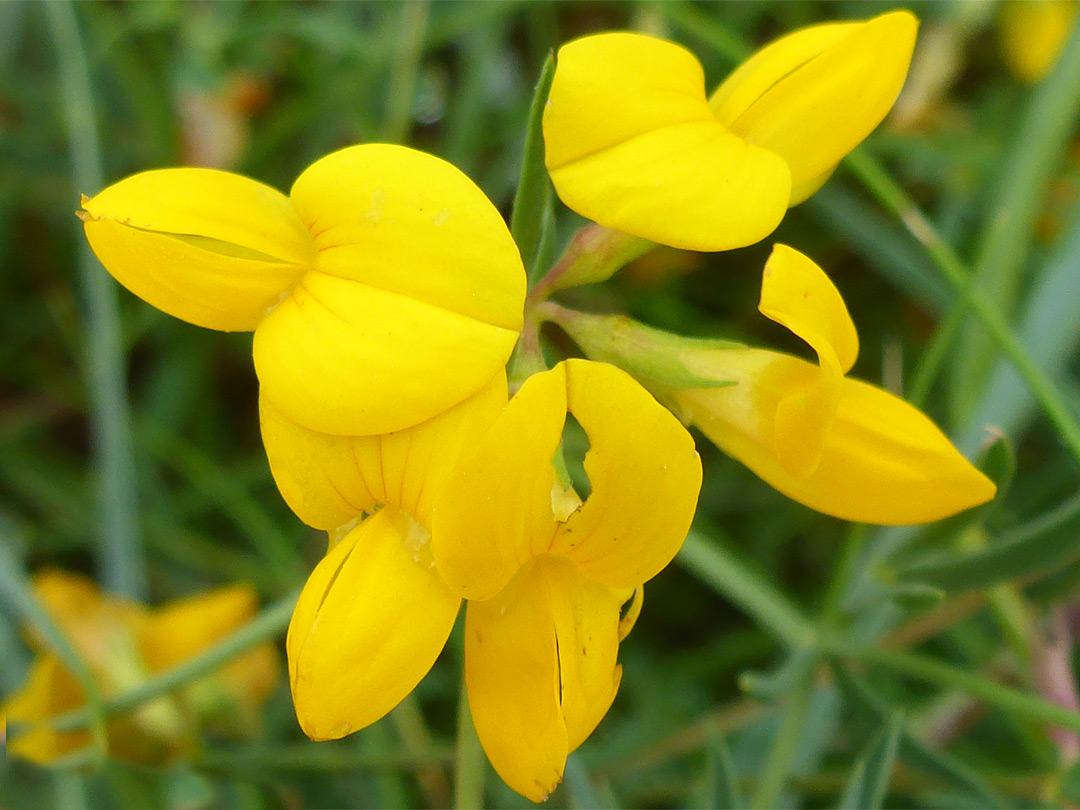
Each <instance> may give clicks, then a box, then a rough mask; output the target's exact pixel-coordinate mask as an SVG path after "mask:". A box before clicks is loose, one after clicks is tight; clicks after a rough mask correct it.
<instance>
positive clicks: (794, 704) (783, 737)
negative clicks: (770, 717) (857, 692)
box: [750, 657, 817, 810]
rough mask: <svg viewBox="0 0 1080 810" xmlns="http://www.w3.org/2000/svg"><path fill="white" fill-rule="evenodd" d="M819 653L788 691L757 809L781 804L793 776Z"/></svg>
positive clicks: (756, 797)
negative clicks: (780, 801) (786, 787)
mask: <svg viewBox="0 0 1080 810" xmlns="http://www.w3.org/2000/svg"><path fill="white" fill-rule="evenodd" d="M816 660H817V659H816V658H815V657H810V658H808V659H807V660H806V662H805V663H804V664H803V666H804V667H805V669H804V670H803V672H802V673H800V675H799V678H798V682H797V683H796V684H795V687H794V688H793V689H792V690H791V692H789V693H788V696H787V700H786V704H785V711H784V717H783V720H782V721H781V723H780V730H779V731H777V733H776V739H775V740H773V745H772V748H771V749H770V750H769V758H768V760H766V762H765V768H764V769H763V770H762V772H761V779H760V781H759V782H758V784H757V789H756V790H755V791H754V796H753V799H752V800H751V802H750V806H751V807H752V808H754V810H767V808H770V807H778V806H779V800H780V796H781V795H782V794H783V792H784V787H785V786H786V785H787V782H788V780H789V779H790V778H791V772H792V766H793V764H794V761H795V756H796V754H798V752H799V743H800V742H801V741H802V737H803V732H804V731H805V729H806V717H807V714H808V713H809V710H810V696H811V694H812V693H813V688H814V678H813V675H814V664H815V663H816Z"/></svg>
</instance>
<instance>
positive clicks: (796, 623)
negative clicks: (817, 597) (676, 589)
mask: <svg viewBox="0 0 1080 810" xmlns="http://www.w3.org/2000/svg"><path fill="white" fill-rule="evenodd" d="M675 559H676V560H677V561H678V562H679V563H680V564H682V566H683V567H684V568H686V569H687V570H688V571H690V573H692V574H694V575H695V576H696V577H698V578H699V579H701V580H703V581H704V582H705V583H706V584H707V585H709V586H710V587H712V589H713V590H715V591H716V592H717V593H718V594H720V595H721V596H723V597H724V598H725V599H729V600H730V601H732V602H734V603H735V604H736V605H738V606H739V607H741V608H742V609H743V610H745V611H746V612H747V613H749V614H750V615H751V616H752V617H753V618H754V619H755V620H756V621H757V622H758V623H759V624H761V625H762V627H764V628H765V629H766V630H768V631H769V632H771V633H772V634H773V635H774V636H776V637H777V638H778V639H779V640H780V641H782V642H783V643H785V644H787V645H789V646H792V647H812V646H814V644H815V643H816V639H817V630H816V629H815V628H814V625H813V624H812V623H811V622H810V620H809V619H807V618H806V617H805V616H803V614H802V612H801V611H800V610H799V609H798V608H797V607H795V606H794V605H793V604H792V603H791V601H790V600H789V599H788V598H787V597H786V596H785V595H784V594H782V593H781V592H780V591H779V590H777V589H776V587H775V586H774V585H773V584H772V583H770V582H769V581H768V580H766V579H765V577H763V576H762V575H761V574H759V573H757V572H756V571H753V570H751V569H750V568H749V567H748V566H747V565H746V564H745V563H744V562H742V561H741V560H739V559H738V558H737V557H736V556H735V555H734V554H733V553H732V552H731V551H729V550H727V549H726V548H724V546H722V545H721V544H720V543H718V542H716V541H714V540H710V539H708V538H706V537H705V536H704V535H702V534H701V532H700V531H699V530H697V529H691V530H690V534H689V535H688V536H687V538H686V542H685V543H684V544H683V547H682V550H681V551H680V552H679V556H678V557H676V558H675Z"/></svg>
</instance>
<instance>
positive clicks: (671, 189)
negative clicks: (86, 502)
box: [543, 11, 918, 250]
mask: <svg viewBox="0 0 1080 810" xmlns="http://www.w3.org/2000/svg"><path fill="white" fill-rule="evenodd" d="M917 27H918V23H917V21H916V19H915V17H914V16H912V15H911V14H910V13H908V12H906V11H899V12H891V13H888V14H883V15H881V16H879V17H876V18H874V19H872V20H869V21H867V22H855V23H830V24H825V25H816V26H812V27H809V28H804V29H801V30H799V31H796V32H794V33H792V34H789V35H788V36H785V37H783V38H781V39H779V40H777V41H775V42H773V43H772V44H770V45H768V46H766V47H765V48H763V49H762V50H760V51H758V52H757V53H756V54H754V55H753V56H752V57H751V58H750V59H749V60H747V61H746V62H745V63H744V64H743V65H741V66H740V67H739V68H738V69H737V70H736V71H735V72H734V73H732V74H731V76H730V77H728V79H727V80H726V81H725V82H724V83H723V84H721V85H720V87H719V88H717V90H716V92H715V93H713V95H712V97H711V98H709V99H707V98H706V95H705V79H704V73H703V71H702V68H701V65H700V63H699V62H698V61H697V59H695V58H694V56H693V55H692V54H691V53H689V52H688V51H686V50H685V49H683V48H681V47H680V46H678V45H675V44H674V43H671V42H666V41H664V40H659V39H654V38H652V37H647V36H643V35H640V34H631V33H606V34H597V35H594V36H588V37H584V38H582V39H578V40H575V41H573V42H570V43H568V44H566V45H564V46H563V47H562V48H560V49H559V54H558V62H557V67H556V72H555V78H554V81H553V83H552V86H551V93H550V96H549V99H548V105H547V108H546V109H545V111H544V122H543V123H544V140H545V145H546V150H547V152H546V160H547V167H548V171H549V172H550V174H551V179H552V181H553V182H554V184H555V188H556V190H557V191H558V193H559V197H560V198H562V200H563V202H565V203H566V205H567V206H569V207H570V208H571V209H573V210H574V211H576V212H578V213H579V214H581V215H582V216H585V217H588V218H590V219H592V220H595V221H596V222H598V223H599V224H601V225H603V226H605V227H608V228H613V229H615V230H619V231H625V232H626V233H629V234H633V235H635V236H638V237H642V238H645V239H649V240H651V241H654V242H659V243H661V244H665V245H671V246H673V247H679V248H686V249H690V250H726V249H729V248H734V247H741V246H743V245H749V244H752V243H754V242H757V241H758V240H760V239H763V238H764V237H766V236H767V235H768V234H769V233H771V232H772V231H773V230H774V229H775V228H776V226H777V225H778V224H779V223H780V220H781V219H782V218H783V216H784V212H785V211H786V210H787V208H788V207H789V206H790V205H794V204H796V203H798V202H801V201H802V200H804V199H806V198H807V197H809V196H810V195H811V194H813V193H814V192H815V191H817V189H819V188H820V187H821V186H822V185H823V184H824V182H825V181H826V180H827V179H828V177H829V175H830V174H831V173H832V171H833V169H834V168H835V167H836V164H837V163H838V162H839V161H840V159H841V158H843V157H844V155H846V154H847V153H848V152H850V151H851V150H852V149H853V148H854V147H855V146H856V145H857V144H858V143H859V142H860V141H862V140H863V139H864V138H865V137H866V136H867V135H868V134H869V133H870V132H871V131H872V130H873V129H874V127H876V126H877V125H878V123H879V122H880V121H881V120H882V118H884V117H885V114H886V113H887V112H888V111H889V108H890V107H891V106H892V104H893V102H894V101H895V100H896V97H897V95H898V94H899V92H900V88H901V87H902V86H903V83H904V78H905V76H906V75H907V69H908V64H909V63H910V61H911V53H912V49H913V47H914V44H915V32H916V28H917Z"/></svg>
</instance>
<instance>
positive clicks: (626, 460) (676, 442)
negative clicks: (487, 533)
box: [551, 360, 701, 588]
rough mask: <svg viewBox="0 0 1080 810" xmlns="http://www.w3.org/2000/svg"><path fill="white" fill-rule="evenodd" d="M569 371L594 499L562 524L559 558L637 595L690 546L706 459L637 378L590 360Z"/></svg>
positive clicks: (572, 364) (569, 364)
mask: <svg viewBox="0 0 1080 810" xmlns="http://www.w3.org/2000/svg"><path fill="white" fill-rule="evenodd" d="M565 368H566V379H567V402H568V406H569V410H570V412H571V413H572V414H573V415H574V417H575V418H576V419H577V420H578V422H579V423H580V424H581V427H582V428H583V429H584V431H585V435H586V436H587V437H588V440H589V450H588V453H587V454H586V456H585V472H586V474H587V475H588V477H589V484H590V488H591V490H592V492H591V494H590V495H589V497H588V498H587V499H586V500H585V503H584V504H582V506H580V507H579V508H578V509H577V510H576V511H575V512H574V513H573V514H571V515H570V516H569V518H568V519H567V520H566V522H565V523H562V524H560V525H559V528H558V532H557V534H556V537H555V542H554V543H553V544H552V546H551V551H552V553H555V554H565V555H566V556H567V557H569V558H570V559H572V560H574V561H575V562H577V563H578V564H579V565H580V566H581V568H582V570H583V571H585V572H586V573H587V574H588V576H589V577H591V578H593V579H596V580H597V581H599V582H602V583H603V584H605V585H607V586H608V587H611V588H634V587H636V586H638V585H640V584H642V583H643V582H645V581H646V580H649V579H651V578H652V577H654V576H655V575H656V574H657V573H659V572H660V570H661V569H663V568H664V566H666V565H667V564H668V563H669V562H671V560H672V558H674V556H675V554H676V553H677V552H678V550H679V548H680V547H681V546H682V543H683V540H685V539H686V533H687V531H688V530H689V529H690V522H691V521H692V520H693V517H694V510H695V508H696V507H697V499H698V493H699V491H700V489H701V460H700V458H699V457H698V455H697V452H696V451H695V449H694V440H693V439H692V438H691V437H690V434H689V433H688V432H687V431H686V428H684V427H683V426H682V424H680V423H679V420H678V419H676V418H675V416H674V415H673V414H672V413H671V412H670V411H669V410H668V409H667V408H664V407H663V406H662V405H660V404H659V403H658V402H657V401H656V400H655V399H653V397H652V395H651V394H649V392H648V391H646V390H645V389H644V388H642V387H641V385H640V384H639V383H638V382H637V381H635V380H634V379H633V378H632V377H631V376H630V375H629V374H627V373H626V372H624V371H622V370H620V369H618V368H616V367H615V366H612V365H608V364H607V363H596V362H592V361H589V360H568V361H566V363H565Z"/></svg>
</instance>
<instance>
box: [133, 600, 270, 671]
mask: <svg viewBox="0 0 1080 810" xmlns="http://www.w3.org/2000/svg"><path fill="white" fill-rule="evenodd" d="M258 608H259V605H258V600H257V598H256V594H255V589H254V588H252V587H251V586H250V585H230V586H226V587H223V588H217V589H215V590H212V591H207V592H205V593H199V594H196V595H194V596H190V597H188V598H187V599H180V600H178V601H176V602H171V603H169V604H168V605H165V606H163V607H162V608H160V609H158V610H156V611H154V612H153V613H151V615H150V617H149V621H148V622H147V623H146V627H145V629H144V631H143V632H142V633H141V634H140V635H141V638H140V648H141V649H142V654H143V660H144V661H145V662H146V666H147V668H148V669H149V670H150V672H161V671H162V670H166V669H169V668H170V667H174V666H176V665H177V664H179V663H181V662H183V661H186V660H187V659H188V658H191V657H192V656H194V655H196V654H198V653H200V652H202V651H203V650H205V649H207V648H208V647H210V646H212V645H213V644H214V643H215V642H217V641H220V640H221V639H222V638H224V637H225V636H227V635H228V634H229V633H231V632H232V631H234V630H237V629H239V628H240V627H241V625H243V624H246V623H247V622H248V621H249V620H250V619H251V618H252V617H253V616H254V615H255V614H256V612H258Z"/></svg>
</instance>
